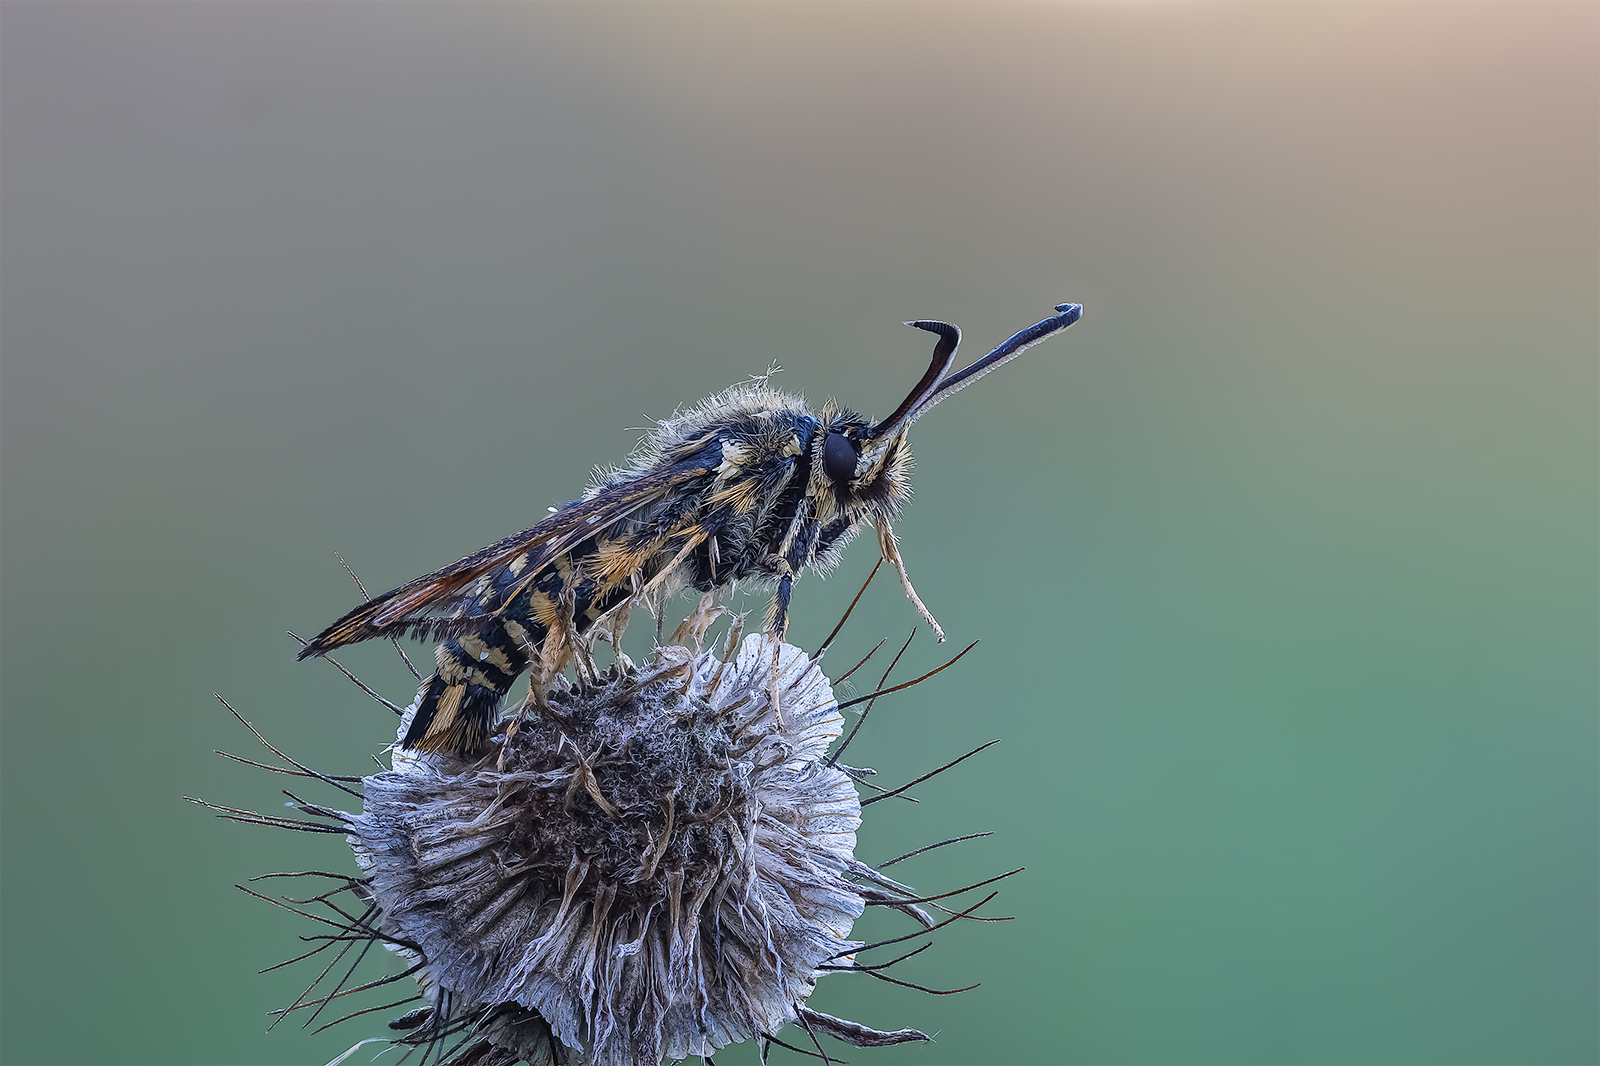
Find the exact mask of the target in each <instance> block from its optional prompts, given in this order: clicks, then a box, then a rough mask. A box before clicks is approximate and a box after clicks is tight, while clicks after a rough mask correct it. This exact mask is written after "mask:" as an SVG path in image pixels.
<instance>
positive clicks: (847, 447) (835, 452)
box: [822, 433, 856, 482]
mask: <svg viewBox="0 0 1600 1066" xmlns="http://www.w3.org/2000/svg"><path fill="white" fill-rule="evenodd" d="M822 469H823V471H824V472H825V473H826V474H827V475H828V476H829V477H830V478H832V479H833V480H834V481H837V482H845V481H849V480H850V479H851V478H853V477H855V474H856V446H855V445H854V444H851V443H850V439H849V438H848V437H846V436H845V435H844V434H843V433H829V434H828V439H827V440H825V441H823V442H822Z"/></svg>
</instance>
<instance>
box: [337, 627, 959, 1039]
mask: <svg viewBox="0 0 1600 1066" xmlns="http://www.w3.org/2000/svg"><path fill="white" fill-rule="evenodd" d="M703 631H704V630H703V628H701V627H697V628H696V631H694V632H693V634H692V635H694V636H696V637H698V636H699V635H700V634H701V633H703ZM680 632H681V631H680ZM695 642H696V643H697V642H698V641H695ZM589 679H590V680H589V682H588V683H585V684H580V685H578V686H576V687H574V686H571V685H568V684H567V683H566V682H565V681H563V680H561V679H559V678H558V679H557V681H556V682H555V683H554V684H553V685H552V686H550V687H549V688H548V690H547V691H546V692H545V693H543V696H544V700H543V701H537V703H536V702H535V701H530V702H529V703H526V704H525V705H524V706H523V707H522V708H520V709H519V712H518V713H519V717H520V718H521V722H520V725H519V726H518V727H516V728H511V729H508V730H507V732H508V734H509V735H508V736H507V738H506V739H505V740H504V741H503V743H502V745H501V751H500V753H499V754H498V756H496V755H491V756H488V757H487V758H485V759H483V760H481V761H479V762H476V763H470V764H469V763H464V762H461V761H459V760H456V759H454V758H452V757H450V756H448V755H442V754H435V753H428V752H417V751H405V750H396V751H395V753H394V757H393V768H392V769H389V770H385V771H383V772H381V773H377V774H374V775H372V776H370V777H368V778H366V779H365V780H364V782H363V784H364V793H365V800H364V804H363V809H362V811H361V813H360V814H357V815H346V816H345V821H346V825H347V827H348V832H349V839H350V842H351V845H352V847H353V848H354V851H355V855H356V860H357V862H358V864H359V865H360V867H361V869H362V871H363V874H364V876H363V878H362V884H363V886H364V888H363V890H362V893H361V894H362V895H363V896H364V897H366V898H367V900H368V902H369V903H370V904H372V905H373V906H374V907H375V908H376V910H375V913H374V917H372V918H371V919H369V923H370V926H371V927H372V928H373V929H374V930H375V931H376V932H377V933H378V934H379V935H380V937H381V938H382V939H383V940H384V941H385V942H386V943H388V944H390V945H391V947H393V948H394V950H397V951H399V952H400V953H402V954H403V955H406V956H408V957H409V958H410V959H411V961H412V962H413V963H414V964H418V965H420V966H421V969H420V971H419V975H418V979H419V981H421V983H422V987H423V991H424V994H425V995H426V997H427V999H428V1001H429V1004H430V1007H431V1013H429V1014H426V1015H421V1016H420V1017H421V1019H422V1020H421V1021H419V1022H418V1023H417V1024H418V1031H417V1033H416V1034H415V1036H416V1037H418V1038H420V1037H423V1036H426V1034H427V1033H428V1032H429V1031H436V1032H445V1031H452V1032H457V1031H461V1028H462V1027H461V1024H460V1023H461V1022H462V1020H463V1019H469V1018H470V1019H472V1023H471V1025H472V1026H473V1027H474V1028H475V1031H476V1035H477V1038H478V1039H479V1040H480V1041H482V1042H487V1045H488V1046H484V1044H482V1043H480V1044H479V1045H477V1048H478V1052H479V1054H480V1055H482V1056H484V1058H483V1061H514V1060H518V1059H525V1060H527V1061H529V1062H531V1063H535V1064H545V1063H551V1064H554V1063H579V1062H581V1063H592V1064H595V1066H634V1064H637V1063H652V1064H653V1063H659V1062H661V1061H663V1060H664V1059H665V1060H677V1059H682V1058H684V1057H685V1056H688V1055H700V1056H709V1055H711V1054H712V1053H713V1052H714V1051H715V1050H716V1049H717V1048H720V1047H723V1046H725V1045H727V1044H729V1043H733V1042H737V1041H740V1040H744V1039H746V1038H748V1037H751V1036H755V1035H762V1034H764V1035H770V1034H775V1033H777V1032H778V1030H779V1029H780V1028H782V1027H783V1026H784V1025H785V1024H787V1023H790V1022H798V1023H799V1024H801V1025H803V1026H805V1027H806V1028H808V1029H811V1030H818V1029H820V1030H821V1031H825V1032H827V1033H829V1034H830V1035H833V1036H836V1037H840V1038H841V1039H845V1040H848V1041H849V1042H851V1043H855V1044H881V1043H895V1042H899V1041H901V1040H919V1039H920V1040H925V1039H927V1037H926V1036H924V1035H923V1034H922V1033H920V1032H917V1031H916V1030H901V1031H899V1032H896V1033H880V1032H877V1031H875V1030H871V1029H867V1028H865V1027H863V1026H858V1025H855V1024H854V1023H849V1022H844V1021H842V1020H839V1019H833V1018H830V1017H828V1016H827V1015H822V1014H818V1013H816V1012H812V1011H809V1010H807V1009H806V1008H805V1001H806V999H807V997H808V996H810V994H811V992H812V990H813V989H814V987H815V985H816V982H817V979H818V977H819V976H821V975H822V973H824V972H826V969H829V968H834V969H836V968H839V967H840V966H841V965H846V966H847V965H848V957H849V956H850V955H851V953H852V952H853V951H855V950H856V949H857V948H860V947H861V946H862V945H861V944H860V942H857V941H852V940H851V939H850V929H851V926H852V923H853V922H854V921H855V919H856V918H857V917H859V916H860V915H861V913H862V910H863V909H864V907H865V906H866V903H867V902H868V900H869V899H870V898H873V897H874V896H875V895H877V896H881V895H883V892H882V890H881V889H879V888H872V887H869V886H864V885H862V884H860V883H859V881H860V879H861V877H862V871H864V870H865V871H867V872H868V873H869V874H870V873H873V871H871V870H870V868H868V867H865V866H864V865H862V864H860V863H858V862H857V861H856V860H855V859H854V857H853V855H852V852H853V851H854V847H855V839H856V829H857V827H858V826H859V824H860V821H861V804H860V801H859V799H858V798H857V795H856V791H855V788H854V785H853V782H852V780H851V778H850V776H849V775H848V774H846V773H845V771H844V770H843V769H841V768H840V767H838V766H834V765H830V764H829V763H828V761H827V750H828V747H829V744H830V743H831V742H832V741H833V740H834V739H835V738H837V737H838V736H839V734H840V729H841V725H842V721H843V719H842V716H841V715H840V712H839V709H838V704H837V701H836V700H835V699H834V695H833V691H832V688H831V686H830V684H829V681H828V679H827V678H826V677H824V676H823V674H822V672H821V670H820V669H819V667H818V666H817V664H816V663H814V662H813V661H811V660H810V659H809V658H808V657H807V656H806V655H805V654H804V653H803V652H802V651H801V650H800V649H798V648H794V647H791V646H789V645H786V644H780V643H778V642H776V641H774V640H772V639H771V638H769V637H767V636H764V635H752V636H749V637H746V638H745V639H744V640H743V641H742V642H739V641H738V640H737V636H736V634H730V635H729V638H728V643H727V647H726V648H724V649H722V650H721V651H720V653H719V652H718V651H717V650H715V649H708V650H703V651H691V650H689V649H687V648H682V647H666V648H660V649H658V650H657V652H656V655H655V658H654V660H653V661H652V662H651V663H649V664H648V665H647V666H645V667H643V668H641V669H638V670H634V669H632V668H630V667H627V666H622V667H612V668H611V669H610V670H609V671H605V672H598V673H594V674H590V675H589ZM774 694H776V697H777V701H776V705H774V701H773V696H774ZM407 725H408V722H405V721H403V722H402V723H401V725H400V734H401V735H404V733H405V730H406V728H407ZM879 880H880V883H881V882H883V881H887V879H884V878H881V875H879ZM903 894H909V893H903ZM924 924H930V925H931V924H932V923H931V922H925V923H924Z"/></svg>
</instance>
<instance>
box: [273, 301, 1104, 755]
mask: <svg viewBox="0 0 1600 1066" xmlns="http://www.w3.org/2000/svg"><path fill="white" fill-rule="evenodd" d="M1056 310H1057V312H1058V313H1057V314H1056V315H1054V316H1052V317H1051V318H1047V319H1045V320H1044V321H1042V322H1039V323H1036V324H1035V325H1033V326H1031V327H1029V328H1028V329H1025V330H1022V331H1021V332H1019V333H1017V334H1015V335H1014V336H1012V337H1011V338H1010V339H1009V340H1007V341H1006V342H1005V343H1004V344H1002V345H1000V346H999V347H998V348H996V349H995V350H994V351H992V352H990V353H989V354H988V355H986V356H984V357H983V358H982V359H979V360H977V361H976V362H974V363H972V364H971V365H970V366H968V367H966V368H965V369H963V370H961V371H958V372H955V373H952V372H951V367H952V366H954V364H955V355H956V349H957V347H958V346H959V345H960V340H961V331H960V330H958V329H957V328H956V327H955V326H952V325H949V324H947V323H943V322H932V321H916V322H908V323H907V325H910V326H914V327H916V328H918V329H922V330H926V331H928V332H930V333H933V334H935V335H937V336H938V338H939V339H938V342H937V343H936V345H935V347H934V352H933V360H932V362H931V363H930V364H929V366H928V369H927V371H926V372H925V373H924V374H923V376H922V379H921V380H920V381H918V382H917V384H916V386H915V387H914V388H913V389H912V390H911V392H910V393H909V394H907V396H906V398H905V399H904V400H902V401H901V403H900V405H899V406H898V407H897V408H895V410H894V411H893V412H892V413H891V414H890V415H889V416H888V417H887V418H884V419H882V420H881V421H877V422H873V421H871V420H869V419H866V418H863V417H861V416H859V415H856V414H854V413H852V412H850V411H848V410H845V409H843V408H840V407H838V406H837V405H836V404H834V403H832V402H830V403H829V404H828V405H826V406H824V407H823V408H822V410H821V412H820V413H813V412H812V411H811V409H810V408H809V407H808V406H807V405H806V404H805V402H804V401H803V400H802V399H800V398H799V397H797V396H791V395H788V394H786V393H783V392H780V391H778V390H776V389H773V388H772V387H771V386H770V385H769V384H768V381H767V379H766V378H764V377H763V378H758V379H755V380H754V381H750V382H746V383H744V384H741V385H736V386H734V387H733V388H730V389H727V390H725V391H723V392H720V393H717V394H716V395H714V396H712V397H710V398H709V399H707V400H704V401H702V402H701V403H699V404H696V405H694V406H693V407H690V408H688V409H686V410H682V411H679V412H678V413H677V414H675V415H673V417H671V418H669V419H666V420H664V421H662V422H661V423H660V424H659V425H658V427H657V429H656V431H655V432H653V433H652V434H650V435H648V436H647V437H645V438H644V440H643V441H641V442H640V447H639V449H638V451H636V452H635V453H634V455H633V456H632V457H631V458H630V460H629V461H628V462H627V463H626V464H625V465H624V466H622V467H619V468H615V469H610V470H604V471H601V472H599V473H598V474H597V476H596V478H595V480H594V481H593V482H592V483H591V485H590V488H589V490H588V491H587V492H586V493H585V494H584V496H583V498H582V499H579V500H576V501H574V502H572V503H570V504H568V505H566V506H565V507H562V508H559V509H557V510H556V511H555V513H553V514H552V515H551V516H550V517H549V518H547V519H545V520H544V521H543V522H540V523H539V524H538V525H535V526H533V527H531V528H529V529H526V530H523V531H522V532H521V533H517V534H515V535H513V536H511V537H507V538H506V539H505V540H503V541H500V542H499V543H498V544H493V545H490V546H489V547H487V548H484V549H483V550H481V551H479V552H476V553H474V554H472V555H470V556H468V557H466V558H465V559H462V560H460V561H458V562H456V563H452V564H451V565H450V566H447V567H445V568H443V569H441V570H437V571H435V572H434V573H432V574H427V575H425V576H423V577H420V578H417V579H416V580H414V581H411V582H409V583H407V584H405V585H402V586H401V587H399V588H397V589H394V590H393V591H391V592H388V593H385V594H384V595H382V596H379V597H377V598H376V599H374V600H371V601H369V602H368V603H366V604H363V605H362V606H360V607H358V608H356V609H355V610H354V611H351V612H350V613H349V614H347V615H345V616H344V617H343V618H341V619H339V620H338V621H337V622H335V623H334V624H333V625H332V626H330V627H328V629H326V630H325V631H323V632H322V633H321V634H319V635H318V636H317V637H316V638H315V639H313V640H312V641H310V642H309V643H308V644H307V645H306V646H305V648H304V649H302V651H301V653H300V658H306V657H308V656H312V655H320V654H323V653H325V652H328V651H331V650H333V649H334V648H337V647H342V646H343V645H345V644H351V643H355V642H357V641H362V640H368V639H370V638H372V637H377V636H384V637H394V636H400V635H411V636H424V637H432V638H433V639H436V640H439V641H441V643H440V645H439V647H438V649H437V650H436V653H435V659H436V661H437V663H438V670H437V672H436V673H435V674H434V675H433V676H432V677H430V678H428V679H427V681H425V682H424V683H423V686H422V688H421V689H420V690H419V692H418V696H417V699H418V703H417V708H416V712H415V714H414V715H413V717H412V723H411V728H410V731H409V732H408V733H407V734H406V736H405V737H404V738H403V741H402V746H403V747H407V748H419V749H425V750H434V751H444V752H448V753H452V754H457V755H462V756H468V755H471V754H473V753H475V752H477V751H479V750H481V749H482V748H483V747H484V745H485V744H487V742H488V741H489V733H490V726H491V724H492V723H493V722H494V721H495V718H496V717H497V712H498V709H499V705H500V700H501V698H502V697H504V696H505V695H506V693H507V692H509V691H510V687H511V684H512V683H513V681H514V680H515V679H516V678H517V677H518V676H520V675H521V674H522V673H523V672H524V671H525V670H528V669H529V668H530V667H531V668H532V673H533V684H534V685H536V686H538V685H541V684H542V683H543V680H544V679H546V678H548V677H550V676H551V675H552V674H554V673H559V672H560V671H561V670H562V669H563V668H564V667H565V666H566V665H567V663H568V662H569V661H571V659H572V656H573V653H574V651H575V649H576V648H577V647H578V644H579V641H580V640H581V639H583V637H584V634H586V633H589V632H590V631H591V630H597V627H604V626H606V625H608V624H609V623H608V619H610V618H611V616H612V615H613V614H614V613H616V612H620V611H626V610H627V608H628V606H629V605H631V604H634V603H638V602H640V601H642V600H644V599H645V597H647V596H649V595H650V594H651V593H652V592H655V591H657V590H661V591H663V592H664V591H667V590H669V589H670V588H671V587H673V586H674V585H689V586H691V587H693V588H696V589H699V590H701V591H703V592H711V591H715V590H718V589H722V588H726V587H727V586H729V585H731V584H732V583H733V582H735V581H741V580H755V581H757V582H759V583H763V584H766V585H769V586H770V587H771V588H772V589H773V598H772V604H771V608H770V610H769V613H768V616H767V618H768V622H767V627H768V631H769V632H770V633H771V634H772V635H773V636H775V637H777V638H779V639H781V638H782V636H783V634H784V631H785V628H786V625H787V621H788V610H789V599H790V596H791V594H792V590H793V586H794V583H795V581H797V580H798V579H799V577H800V576H801V575H802V574H803V573H804V572H805V571H807V570H816V571H822V572H826V571H827V570H829V569H831V568H832V567H833V565H835V564H836V563H837V561H838V558H839V553H840V551H841V550H842V549H843V548H844V546H845V544H847V543H848V542H849V541H850V540H851V538H852V537H854V536H855V534H856V533H857V532H859V531H860V530H861V529H862V528H863V527H865V526H869V525H870V526H872V527H873V528H874V529H875V531H876V533H877V539H878V546H879V551H880V552H881V553H882V555H883V558H884V559H885V560H887V561H888V562H890V563H892V564H893V565H894V567H895V569H896V571H897V572H898V574H899V576H900V580H901V583H902V584H903V586H904V587H905V591H906V595H907V596H909V597H910V598H911V600H912V602H913V603H915V604H916V606H917V609H918V610H919V611H920V612H921V613H922V614H923V616H924V617H925V618H926V619H927V620H928V621H929V623H931V624H932V626H933V628H934V633H935V634H936V636H937V637H938V639H939V640H940V641H943V640H944V630H943V629H942V628H941V627H940V626H939V623H938V622H937V621H935V620H934V617H933V615H932V614H931V613H930V612H929V611H928V609H927V608H926V607H925V606H924V605H923V603H922V600H921V599H920V598H919V597H918V596H917V594H916V590H915V589H914V588H913V587H912V585H911V579H910V576H909V575H908V574H907V573H906V568H905V564H904V562H903V561H902V559H901V557H900V551H899V545H898V541H897V539H896V537H895V533H894V528H893V525H892V522H893V520H894V519H895V518H896V517H898V515H899V513H900V509H901V508H902V507H903V506H904V505H905V503H906V501H907V500H908V499H909V498H910V494H911V485H910V479H909V478H910V469H911V452H910V448H909V445H908V444H907V442H906V433H907V431H908V430H909V429H910V427H911V425H912V423H914V422H915V421H916V420H917V419H918V418H920V417H921V416H922V415H923V414H924V413H926V412H927V411H928V410H929V409H930V408H932V407H933V406H934V405H935V404H937V403H939V402H940V401H941V400H942V399H944V397H945V396H947V395H949V394H950V393H953V392H956V391H958V390H959V389H961V388H964V387H965V386H966V385H968V384H970V383H971V382H972V381H974V380H976V379H977V378H979V377H981V376H982V375H984V374H986V373H988V372H989V371H990V370H993V369H994V368H995V367H997V366H999V365H1000V364H1001V363H1004V362H1007V361H1008V360H1010V359H1012V358H1014V357H1015V356H1016V355H1018V354H1019V353H1021V352H1022V351H1023V350H1025V349H1026V348H1028V347H1031V346H1032V345H1034V344H1036V343H1038V342H1039V341H1041V340H1043V339H1044V338H1046V337H1048V336H1050V335H1051V334H1053V333H1055V332H1057V331H1059V330H1062V329H1064V328H1066V327H1067V326H1070V325H1071V324H1072V323H1074V322H1076V321H1077V320H1078V318H1079V317H1080V316H1081V315H1082V308H1081V307H1080V306H1079V305H1077V304H1060V305H1057V307H1056ZM598 631H604V630H603V628H602V629H600V630H598Z"/></svg>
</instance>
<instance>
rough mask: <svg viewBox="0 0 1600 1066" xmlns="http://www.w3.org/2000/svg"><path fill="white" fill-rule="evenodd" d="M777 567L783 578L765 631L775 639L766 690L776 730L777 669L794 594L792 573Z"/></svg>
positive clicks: (785, 565)
mask: <svg viewBox="0 0 1600 1066" xmlns="http://www.w3.org/2000/svg"><path fill="white" fill-rule="evenodd" d="M779 565H780V567H781V568H782V570H783V576H782V577H780V578H779V579H778V591H777V592H776V593H774V594H773V597H772V622H771V624H770V625H768V626H767V631H768V632H770V633H771V634H772V635H773V636H774V637H775V638H777V639H776V640H774V641H773V642H772V674H771V677H770V679H769V683H768V685H767V688H768V690H769V691H768V696H769V698H770V700H771V701H772V716H773V717H774V718H776V719H777V720H778V728H779V729H783V728H785V726H784V722H783V708H782V707H781V706H780V705H779V702H778V668H779V659H780V658H781V656H782V655H783V635H784V633H785V632H787V631H788V629H789V596H790V595H791V594H792V593H793V592H794V572H793V571H792V570H790V569H789V564H788V563H786V562H785V563H780V564H779Z"/></svg>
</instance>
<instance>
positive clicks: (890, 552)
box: [877, 518, 944, 644]
mask: <svg viewBox="0 0 1600 1066" xmlns="http://www.w3.org/2000/svg"><path fill="white" fill-rule="evenodd" d="M877 525H878V549H879V550H880V551H882V552H883V557H884V558H885V559H887V560H889V562H891V563H893V564H894V568H895V569H896V570H898V571H899V572H900V584H902V585H904V586H905V588H906V595H907V596H908V597H910V599H911V602H912V603H914V604H916V605H917V610H919V611H921V612H922V617H924V618H926V619H927V620H928V624H929V625H930V626H932V627H933V635H934V636H935V637H938V638H939V643H940V644H943V643H944V627H943V626H941V625H940V624H939V622H938V620H937V619H935V618H934V617H933V612H931V611H929V610H928V608H927V606H926V605H924V604H923V602H922V597H921V596H918V595H917V590H916V589H914V588H912V587H911V575H910V574H907V573H906V564H905V563H904V562H903V561H902V560H901V558H900V545H899V542H898V541H897V540H896V539H895V535H894V529H893V527H891V526H890V525H889V523H888V521H887V520H886V519H883V518H879V519H878V521H877Z"/></svg>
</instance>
